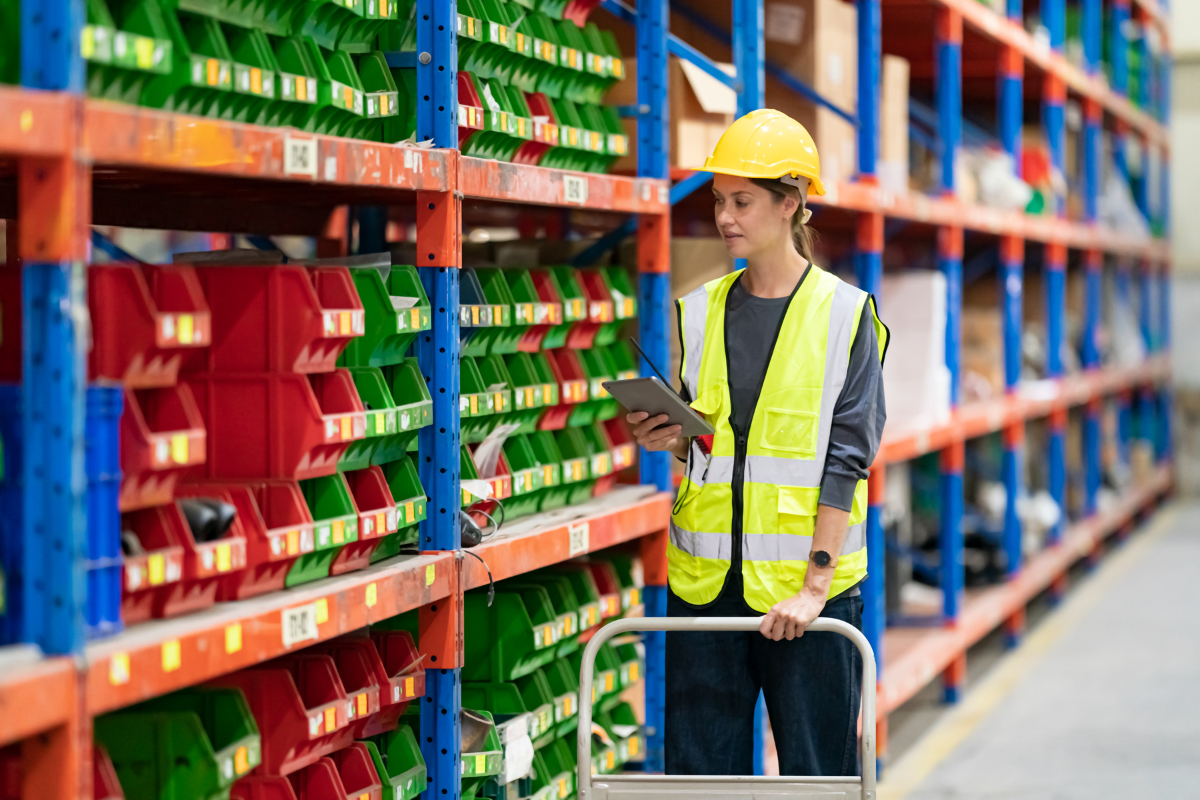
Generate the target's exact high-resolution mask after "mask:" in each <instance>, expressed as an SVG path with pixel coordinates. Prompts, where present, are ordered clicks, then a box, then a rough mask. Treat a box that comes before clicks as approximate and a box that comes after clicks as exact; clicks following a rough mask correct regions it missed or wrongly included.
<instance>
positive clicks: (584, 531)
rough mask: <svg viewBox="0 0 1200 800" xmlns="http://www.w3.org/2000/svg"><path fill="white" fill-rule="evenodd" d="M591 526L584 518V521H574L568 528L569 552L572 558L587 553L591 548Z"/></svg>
mask: <svg viewBox="0 0 1200 800" xmlns="http://www.w3.org/2000/svg"><path fill="white" fill-rule="evenodd" d="M590 528H591V526H590V525H589V524H588V522H587V520H584V521H583V522H572V523H571V525H570V527H568V528H567V536H568V538H569V545H568V552H569V553H570V554H571V557H572V558H574V557H575V556H577V555H579V554H580V553H586V552H587V551H588V550H589V549H591V548H590V547H589V546H588V535H589V533H590Z"/></svg>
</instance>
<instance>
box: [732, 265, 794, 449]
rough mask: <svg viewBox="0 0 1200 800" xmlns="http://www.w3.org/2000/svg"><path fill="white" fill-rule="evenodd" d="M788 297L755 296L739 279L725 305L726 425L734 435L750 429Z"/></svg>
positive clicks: (789, 298) (785, 310)
mask: <svg viewBox="0 0 1200 800" xmlns="http://www.w3.org/2000/svg"><path fill="white" fill-rule="evenodd" d="M791 299H792V298H791V297H755V296H754V295H752V294H750V293H749V292H747V291H746V290H745V289H743V288H742V282H741V281H740V280H739V281H737V282H736V283H734V284H733V288H732V289H730V290H729V299H728V300H727V301H726V303H725V348H726V350H727V356H728V359H729V395H730V397H731V398H732V400H733V416H731V417H730V418H729V424H730V425H732V426H733V429H734V430H735V431H737V432H738V433H745V432H747V431H749V430H750V420H751V419H753V417H754V404H755V401H756V400H757V399H758V390H759V388H760V387H761V386H762V382H763V378H764V377H766V374H767V360H768V359H769V358H770V357H771V344H772V343H773V342H774V341H775V333H776V331H778V330H779V327H780V323H781V322H782V321H783V315H784V313H785V312H787V307H788V302H789V301H790V300H791Z"/></svg>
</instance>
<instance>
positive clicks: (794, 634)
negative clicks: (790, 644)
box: [758, 590, 825, 642]
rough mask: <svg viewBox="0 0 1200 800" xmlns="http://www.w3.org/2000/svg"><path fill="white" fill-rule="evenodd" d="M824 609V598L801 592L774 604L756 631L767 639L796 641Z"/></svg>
mask: <svg viewBox="0 0 1200 800" xmlns="http://www.w3.org/2000/svg"><path fill="white" fill-rule="evenodd" d="M823 608H825V598H824V597H822V596H820V595H815V594H812V593H811V592H806V591H804V590H801V591H800V592H798V593H797V594H795V595H793V596H792V597H789V598H788V599H787V600H781V601H779V602H778V603H776V604H775V605H774V606H773V607H772V608H771V610H770V611H769V612H768V613H767V615H766V616H765V617H763V618H762V622H761V623H759V626H758V631H759V633H761V634H762V635H763V636H765V637H767V638H768V639H774V640H775V641H777V642H778V641H779V640H781V639H787V640H788V641H791V640H792V639H798V638H800V637H801V636H803V635H804V629H805V628H807V627H808V626H809V624H810V623H812V621H813V620H815V619H816V618H817V617H819V616H821V609H823Z"/></svg>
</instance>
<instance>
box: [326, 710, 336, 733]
mask: <svg viewBox="0 0 1200 800" xmlns="http://www.w3.org/2000/svg"><path fill="white" fill-rule="evenodd" d="M335 730H337V709H336V708H327V709H325V732H326V733H329V732H330V731H335Z"/></svg>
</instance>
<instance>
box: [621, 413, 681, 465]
mask: <svg viewBox="0 0 1200 800" xmlns="http://www.w3.org/2000/svg"><path fill="white" fill-rule="evenodd" d="M668 419H670V417H668V416H667V415H666V414H659V415H658V416H657V417H651V416H650V415H649V414H647V413H646V412H645V411H634V412H633V413H632V414H629V415H627V416H626V417H625V421H626V422H628V423H629V424H630V425H633V426H634V428H633V438H635V439H637V443H638V444H640V445H641V446H642V447H644V448H646V449H647V450H649V451H650V452H652V453H653V452H657V451H661V450H665V451H667V452H668V453H671V454H672V455H675V456H677V457H679V458H687V447H688V440H687V439H684V438H682V437H681V436H680V435H679V432H680V431H682V430H683V426H682V425H668V426H667V427H665V428H658V426H659V425H662V424H663V423H664V422H666V421H667V420H668ZM655 428H658V430H655Z"/></svg>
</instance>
